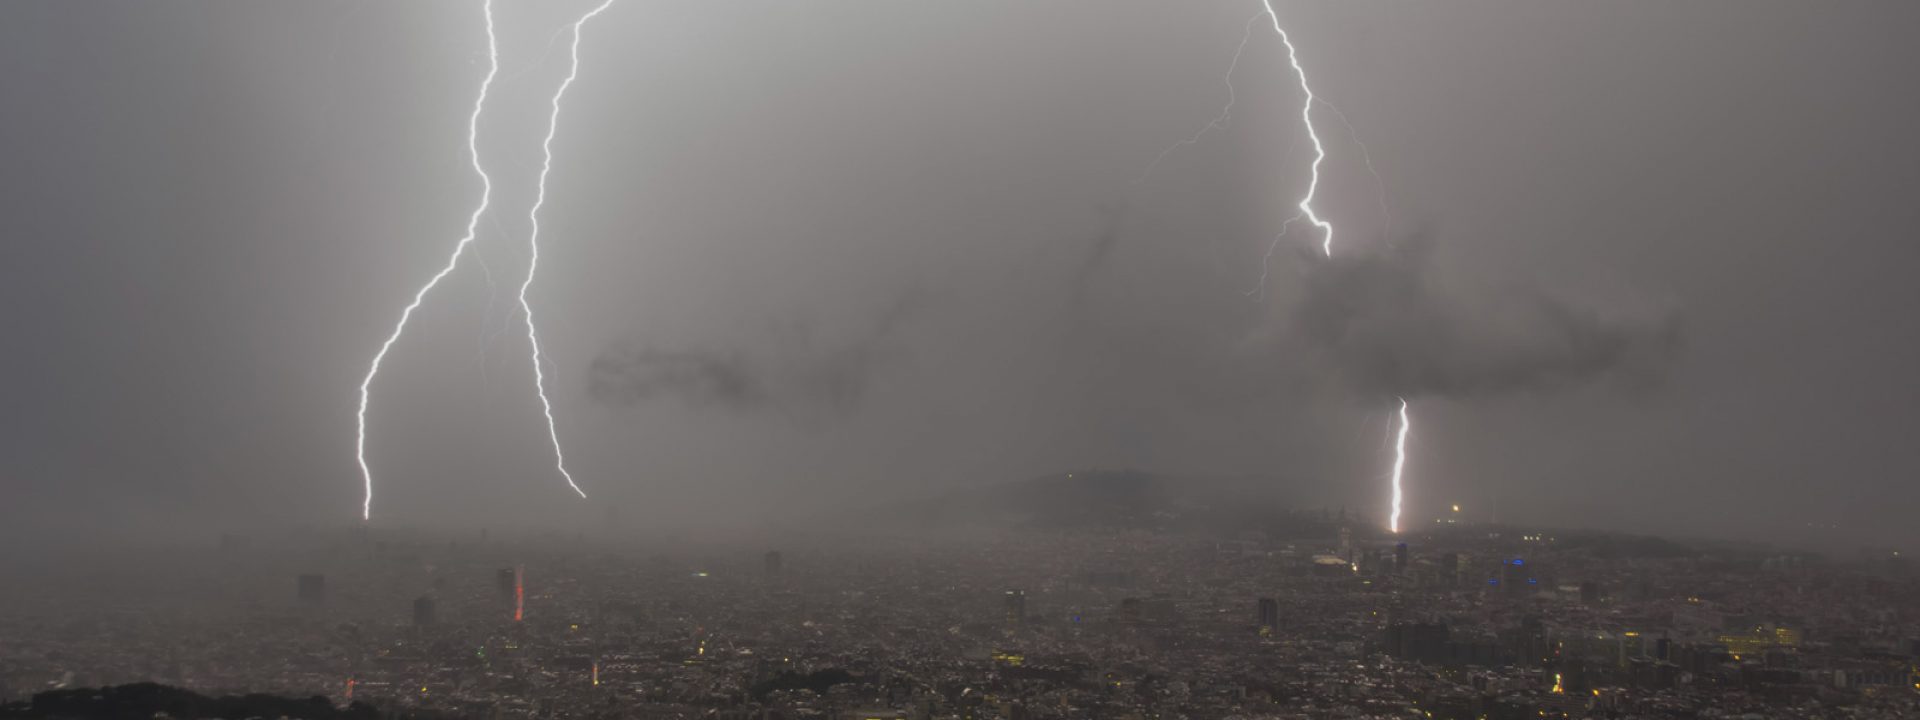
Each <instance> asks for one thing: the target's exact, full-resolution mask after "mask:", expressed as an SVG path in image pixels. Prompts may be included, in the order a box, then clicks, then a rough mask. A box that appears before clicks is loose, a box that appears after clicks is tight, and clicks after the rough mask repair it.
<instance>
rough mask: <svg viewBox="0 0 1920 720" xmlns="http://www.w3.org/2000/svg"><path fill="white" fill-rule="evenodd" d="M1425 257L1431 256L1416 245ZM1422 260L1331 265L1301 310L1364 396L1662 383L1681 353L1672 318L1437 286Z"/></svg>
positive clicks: (1308, 334) (1307, 326)
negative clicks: (1603, 383) (1604, 383)
mask: <svg viewBox="0 0 1920 720" xmlns="http://www.w3.org/2000/svg"><path fill="white" fill-rule="evenodd" d="M1414 247H1416V248H1418V247H1420V245H1419V244H1417V243H1416V244H1415V246H1414ZM1427 258H1428V256H1427V255H1426V254H1425V253H1422V252H1417V251H1416V252H1412V253H1405V254H1395V255H1374V256H1355V257H1347V258H1335V259H1333V260H1329V261H1324V264H1322V265H1321V266H1320V267H1317V268H1315V269H1314V270H1313V271H1312V272H1309V273H1307V274H1306V277H1305V286H1304V296H1303V297H1302V298H1301V300H1300V302H1299V304H1298V305H1296V306H1295V308H1294V314H1293V318H1292V319H1293V328H1294V331H1295V333H1297V334H1298V336H1299V337H1301V338H1303V339H1304V340H1305V341H1306V342H1307V343H1309V344H1310V345H1312V346H1314V347H1316V348H1318V349H1319V350H1320V351H1322V352H1324V353H1326V354H1327V355H1328V356H1329V359H1330V360H1331V361H1332V362H1333V364H1334V366H1335V367H1337V368H1338V371H1339V372H1340V373H1341V374H1342V375H1343V377H1344V378H1345V380H1346V381H1347V382H1349V383H1350V384H1351V385H1353V386H1354V388H1355V389H1356V390H1358V391H1360V392H1362V393H1367V394H1377V395H1393V396H1402V397H1414V396H1421V395H1441V396H1450V397H1474V396H1491V395H1500V394H1508V393H1519V392H1543V391H1551V390H1561V389H1567V388H1571V387H1575V386H1580V385H1585V384H1590V383H1602V382H1610V383H1618V384H1620V385H1621V386H1623V387H1626V388H1630V389H1644V388H1648V387H1652V386H1656V385H1658V384H1659V383H1660V382H1661V381H1662V380H1663V379H1664V378H1665V376H1666V374H1667V372H1668V370H1669V369H1670V368H1671V366H1672V364H1673V361H1674V359H1675V357H1676V356H1677V354H1678V352H1679V349H1680V347H1681V341H1682V333H1681V326H1680V322H1679V318H1678V315H1677V314H1675V313H1673V312H1660V313H1651V314H1649V313H1644V312H1638V313H1635V312H1608V311H1605V310H1602V309H1600V308H1597V307H1591V306H1583V305H1578V304H1576V303H1574V302H1572V301H1570V300H1567V299H1565V298H1561V297H1556V296H1553V295H1551V294H1548V293H1546V292H1544V291H1540V290H1536V289H1527V288H1519V287H1505V288H1501V289H1493V290H1489V289H1473V290H1457V289H1452V288H1443V287H1441V286H1439V285H1437V284H1436V283H1435V282H1433V281H1432V278H1430V277H1429V270H1430V269H1431V268H1432V265H1431V264H1430V263H1429V261H1428V259H1427Z"/></svg>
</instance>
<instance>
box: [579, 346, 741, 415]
mask: <svg viewBox="0 0 1920 720" xmlns="http://www.w3.org/2000/svg"><path fill="white" fill-rule="evenodd" d="M587 393H588V394H589V395H591V396H593V398H594V400H596V401H598V402H601V403H605V404H608V405H615V406H631V405H638V404H641V403H645V402H650V401H653V400H656V399H659V398H662V397H668V396H671V397H676V398H679V399H681V400H684V401H686V402H688V403H690V404H693V405H717V406H720V407H724V408H728V409H732V410H744V409H749V408H755V407H760V406H762V405H765V404H766V401H767V391H766V387H765V386H764V381H763V379H762V378H761V376H760V373H759V371H757V370H755V369H754V368H752V367H750V366H749V363H748V360H747V358H746V357H744V356H743V355H742V354H741V353H738V352H734V353H706V352H699V351H689V350H680V351H664V350H654V349H652V348H647V347H641V346H638V345H636V344H635V343H634V342H632V341H630V340H623V341H619V342H616V343H614V344H613V345H611V346H609V347H607V348H606V349H605V350H602V351H601V352H600V355H599V356H597V357H595V358H594V359H593V364H592V365H591V366H589V367H588V368H587Z"/></svg>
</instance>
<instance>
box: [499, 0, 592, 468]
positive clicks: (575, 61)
mask: <svg viewBox="0 0 1920 720" xmlns="http://www.w3.org/2000/svg"><path fill="white" fill-rule="evenodd" d="M611 5H613V0H606V1H605V2H602V3H600V5H599V7H595V8H594V9H593V10H591V11H589V12H588V13H587V14H585V15H582V16H580V19H579V20H578V21H576V22H574V23H573V46H572V50H571V54H572V64H570V65H568V66H567V78H566V79H565V80H562V81H560V89H559V90H556V91H554V93H553V111H552V113H551V114H550V115H548V117H547V137H546V139H545V140H543V141H542V142H541V143H540V150H541V152H542V153H544V156H543V158H542V160H541V162H540V185H539V187H540V190H539V194H538V195H536V196H535V198H534V201H533V208H532V209H531V210H528V211H527V219H528V220H529V221H530V222H532V224H533V231H532V232H531V233H530V234H529V235H528V236H527V244H528V245H529V246H530V248H531V250H532V255H531V256H530V257H529V258H528V259H527V279H526V280H524V281H522V282H521V283H520V310H521V311H522V312H523V313H524V314H525V315H526V316H527V343H528V344H530V345H531V346H532V347H533V387H534V390H535V391H537V392H538V393H539V395H540V410H541V412H542V413H543V414H544V415H546V417H547V437H548V439H550V440H552V441H553V467H554V469H555V470H559V471H560V477H562V478H565V479H566V481H567V487H571V488H573V491H574V492H575V493H579V495H580V497H583V498H584V497H586V496H587V493H586V491H584V490H581V489H580V485H579V484H578V483H575V482H574V481H573V474H572V473H569V472H567V456H566V455H565V454H564V453H562V452H561V450H560V430H559V428H558V427H557V426H556V425H555V424H554V421H553V402H552V401H551V400H548V399H547V377H546V373H545V372H544V371H543V370H541V368H540V337H539V335H538V333H536V332H535V330H534V324H533V305H532V303H529V302H528V301H527V288H529V287H532V286H533V277H534V272H535V271H536V270H538V269H539V267H540V207H541V206H542V205H545V204H546V202H547V173H548V172H549V171H551V170H552V169H553V136H554V133H555V132H557V131H558V130H559V127H560V98H561V97H562V96H564V95H566V94H567V87H568V86H571V85H573V80H574V78H576V77H578V76H579V75H580V27H581V26H582V25H585V24H587V21H588V20H592V19H593V17H594V16H595V15H599V14H600V13H601V12H604V11H605V10H606V9H607V8H608V7H609V6H611Z"/></svg>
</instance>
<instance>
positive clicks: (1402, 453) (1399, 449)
mask: <svg viewBox="0 0 1920 720" xmlns="http://www.w3.org/2000/svg"><path fill="white" fill-rule="evenodd" d="M1412 427H1413V423H1412V422H1411V421H1410V420H1408V419H1407V399H1406V398H1400V436H1399V437H1398V438H1397V439H1395V440H1394V442H1393V512H1392V514H1391V515H1388V516H1387V530H1389V531H1392V532H1395V533H1398V532H1400V498H1401V494H1400V473H1401V471H1403V470H1405V469H1406V467H1407V431H1408V430H1409V429H1411V428H1412Z"/></svg>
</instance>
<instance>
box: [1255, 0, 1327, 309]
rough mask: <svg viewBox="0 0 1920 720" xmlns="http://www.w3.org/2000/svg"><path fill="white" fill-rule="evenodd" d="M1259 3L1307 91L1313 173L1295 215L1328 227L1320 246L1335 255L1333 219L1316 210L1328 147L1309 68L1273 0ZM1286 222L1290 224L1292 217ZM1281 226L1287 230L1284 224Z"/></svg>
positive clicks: (1303, 109) (1304, 109) (1304, 113)
mask: <svg viewBox="0 0 1920 720" xmlns="http://www.w3.org/2000/svg"><path fill="white" fill-rule="evenodd" d="M1260 4H1261V6H1263V7H1265V8H1266V9H1267V17H1269V18H1272V19H1273V31H1274V32H1275V33H1278V34H1279V35H1280V43H1281V44H1282V45H1286V46H1287V63H1288V64H1290V65H1292V66H1293V74H1294V75H1296V76H1298V77H1299V78H1300V91H1301V92H1303V93H1306V95H1307V99H1306V101H1305V102H1303V103H1301V104H1300V122H1301V123H1304V124H1305V125H1306V126H1307V139H1309V140H1312V141H1313V166H1312V169H1313V174H1312V179H1310V180H1308V181H1307V194H1306V195H1305V196H1302V197H1301V198H1300V204H1299V208H1300V215H1296V216H1295V217H1294V219H1296V220H1297V219H1299V218H1300V217H1305V218H1306V219H1307V220H1308V221H1309V222H1312V223H1313V225H1314V227H1317V228H1320V229H1321V230H1322V231H1325V232H1326V239H1325V240H1323V241H1322V242H1321V244H1320V250H1321V252H1324V253H1326V255H1327V257H1333V223H1330V222H1327V221H1325V220H1321V219H1320V216H1319V215H1317V214H1315V213H1314V212H1313V195H1314V193H1316V192H1318V191H1319V190H1320V161H1322V160H1325V159H1327V149H1326V147H1324V146H1322V145H1321V144H1320V133H1319V132H1318V131H1316V130H1314V129H1313V100H1314V98H1313V88H1311V87H1308V86H1307V70H1306V68H1303V67H1300V54H1299V52H1298V51H1296V50H1295V49H1294V47H1293V39H1292V38H1289V37H1287V31H1286V29H1285V28H1282V27H1280V14H1279V13H1276V12H1274V11H1273V0H1260ZM1287 222H1288V224H1291V223H1292V222H1293V220H1288V221H1287ZM1281 227H1282V228H1283V231H1282V234H1284V228H1285V226H1284V225H1283V226H1281ZM1278 242H1279V241H1278V240H1277V239H1276V240H1275V243H1276V244H1278ZM1268 255H1269V256H1271V255H1272V253H1271V252H1269V253H1268ZM1263 276H1264V273H1263Z"/></svg>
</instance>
